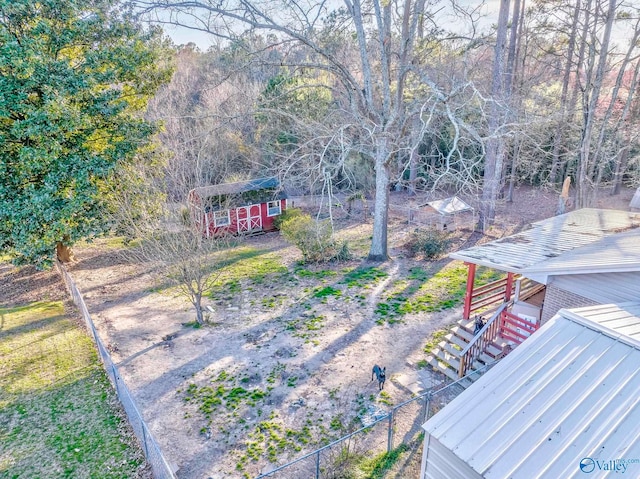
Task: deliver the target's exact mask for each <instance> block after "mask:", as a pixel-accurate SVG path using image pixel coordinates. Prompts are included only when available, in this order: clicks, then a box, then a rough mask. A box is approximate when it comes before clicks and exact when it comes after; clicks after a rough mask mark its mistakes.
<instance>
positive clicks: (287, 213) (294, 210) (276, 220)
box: [273, 208, 304, 229]
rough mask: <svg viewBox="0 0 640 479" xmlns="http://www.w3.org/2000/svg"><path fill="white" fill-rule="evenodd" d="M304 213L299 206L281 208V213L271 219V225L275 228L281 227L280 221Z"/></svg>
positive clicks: (282, 221)
mask: <svg viewBox="0 0 640 479" xmlns="http://www.w3.org/2000/svg"><path fill="white" fill-rule="evenodd" d="M303 214H304V213H303V212H302V210H301V209H300V208H288V209H286V210H283V211H282V213H281V214H280V215H278V216H276V217H275V218H274V220H273V226H275V227H276V228H277V229H280V228H281V227H282V223H284V222H285V221H287V220H290V219H292V218H297V217H298V216H302V215H303Z"/></svg>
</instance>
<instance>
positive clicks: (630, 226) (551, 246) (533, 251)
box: [449, 208, 640, 274]
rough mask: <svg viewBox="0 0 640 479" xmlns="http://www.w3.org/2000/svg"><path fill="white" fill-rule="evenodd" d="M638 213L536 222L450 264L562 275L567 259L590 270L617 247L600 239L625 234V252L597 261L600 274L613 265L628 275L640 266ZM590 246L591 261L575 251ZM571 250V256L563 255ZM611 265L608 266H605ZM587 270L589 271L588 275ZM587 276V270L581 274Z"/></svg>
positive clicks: (584, 213) (576, 214) (590, 213)
mask: <svg viewBox="0 0 640 479" xmlns="http://www.w3.org/2000/svg"><path fill="white" fill-rule="evenodd" d="M639 226H640V214H638V213H630V212H627V211H618V210H601V209H593V208H585V209H581V210H577V211H571V212H569V213H566V214H563V215H559V216H554V217H552V218H548V219H546V220H542V221H538V222H536V223H533V224H532V225H531V228H530V229H528V230H526V231H523V232H521V233H517V234H515V235H512V236H508V237H506V238H502V239H499V240H496V241H492V242H490V243H486V244H482V245H478V246H474V247H473V248H469V249H466V250H462V251H458V252H455V253H451V254H450V255H449V256H450V257H452V258H454V259H459V260H462V261H468V262H470V263H475V264H479V265H483V266H488V267H490V268H495V269H499V270H501V271H511V272H514V273H523V274H524V273H525V272H526V271H543V270H544V268H545V265H546V264H549V265H551V266H550V270H551V269H552V266H553V267H554V268H556V270H560V271H562V268H563V261H564V258H565V257H568V258H570V259H571V261H572V263H571V266H572V267H573V268H574V270H575V271H576V272H577V271H580V269H581V268H582V269H584V268H588V267H590V266H592V265H593V261H594V260H595V259H596V258H601V257H602V258H605V257H604V256H602V254H603V252H604V251H605V248H607V247H608V246H607V245H609V246H615V245H616V241H618V240H607V241H610V243H602V240H603V239H604V238H607V237H610V236H613V235H619V234H622V233H624V232H627V233H626V234H627V235H628V238H623V239H620V240H619V241H620V244H621V245H623V246H624V251H623V252H618V251H616V250H615V248H611V250H609V249H607V255H609V256H608V258H606V259H605V261H601V262H600V265H601V266H602V267H603V268H602V270H607V268H608V267H610V266H611V263H610V262H611V261H612V260H615V261H618V262H619V263H620V264H624V265H625V266H624V267H625V268H627V269H626V270H633V269H637V267H638V265H640V228H638V227H639ZM589 245H592V248H591V249H587V250H586V252H588V253H589V255H590V256H589V257H584V256H583V255H582V253H581V252H578V251H577V250H578V248H582V247H586V246H589ZM574 250H576V251H575V254H574V255H573V256H566V255H567V254H568V253H569V252H572V251H574ZM607 261H609V263H607ZM587 271H588V270H587ZM584 272H586V271H584Z"/></svg>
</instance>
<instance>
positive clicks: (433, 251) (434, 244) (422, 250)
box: [408, 228, 451, 259]
mask: <svg viewBox="0 0 640 479" xmlns="http://www.w3.org/2000/svg"><path fill="white" fill-rule="evenodd" d="M450 245H451V237H450V236H449V234H448V233H447V232H445V231H439V230H437V229H435V228H429V229H427V230H415V231H414V232H413V233H412V234H411V238H410V239H409V243H408V247H409V251H410V252H411V254H412V255H413V256H417V255H420V254H421V255H423V256H424V258H425V259H436V258H438V257H439V256H442V255H443V254H444V253H446V252H447V249H448V248H449V246H450Z"/></svg>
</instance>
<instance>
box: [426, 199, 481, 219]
mask: <svg viewBox="0 0 640 479" xmlns="http://www.w3.org/2000/svg"><path fill="white" fill-rule="evenodd" d="M422 206H430V207H431V208H433V209H434V210H436V211H437V212H438V213H440V214H441V215H452V214H455V213H462V212H464V211H473V208H472V207H471V206H469V205H468V204H467V203H465V202H464V201H462V200H461V199H460V198H458V197H457V196H452V197H451V198H444V199H442V200H435V201H429V202H427V203H425V204H424V205H422Z"/></svg>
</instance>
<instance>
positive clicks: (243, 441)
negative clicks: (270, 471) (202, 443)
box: [183, 363, 327, 477]
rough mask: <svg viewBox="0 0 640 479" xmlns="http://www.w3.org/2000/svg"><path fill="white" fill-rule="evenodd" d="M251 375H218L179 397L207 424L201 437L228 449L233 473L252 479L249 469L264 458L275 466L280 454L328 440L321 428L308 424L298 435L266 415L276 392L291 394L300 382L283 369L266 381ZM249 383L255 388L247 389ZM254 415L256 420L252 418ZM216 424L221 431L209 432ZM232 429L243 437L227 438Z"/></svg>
mask: <svg viewBox="0 0 640 479" xmlns="http://www.w3.org/2000/svg"><path fill="white" fill-rule="evenodd" d="M250 373H251V371H240V372H238V373H237V374H233V373H230V372H228V371H226V370H222V371H220V372H219V373H218V374H217V376H214V377H212V378H211V379H210V380H209V381H208V384H205V385H203V386H199V385H197V384H195V383H191V384H189V386H188V387H187V389H186V390H185V391H184V392H183V399H184V401H185V403H188V404H191V405H192V406H191V408H197V410H198V412H199V413H200V414H201V415H202V416H203V417H204V419H205V420H206V425H205V426H204V427H202V428H201V429H200V433H201V434H205V435H209V437H211V435H213V434H215V436H216V437H215V439H216V441H218V442H220V443H225V444H227V448H228V451H229V453H230V454H233V455H234V456H235V457H236V460H237V462H236V465H235V469H236V471H238V474H240V473H241V474H242V477H251V476H250V475H249V474H248V472H247V471H246V470H245V468H246V466H247V464H248V463H250V462H257V461H259V460H261V459H263V458H265V457H266V459H267V460H268V461H269V462H272V463H275V462H277V461H278V459H279V457H280V455H281V454H282V453H284V452H289V453H290V452H299V451H301V450H302V449H303V447H305V446H307V445H309V444H316V443H317V442H318V441H319V439H318V438H324V437H325V436H326V434H327V431H326V428H325V427H324V425H323V424H322V423H319V424H315V423H314V422H313V421H312V420H311V418H309V419H307V420H306V421H305V423H304V424H303V425H302V426H301V428H300V429H298V430H293V429H289V428H287V427H286V426H285V425H284V421H283V420H282V419H281V418H280V417H279V416H278V414H277V413H276V412H275V411H273V410H272V411H271V412H270V413H269V415H268V416H266V413H264V410H265V409H267V408H270V406H269V404H270V399H269V398H270V397H271V396H272V394H273V391H274V389H276V388H295V387H296V385H297V382H298V380H299V378H298V377H297V376H293V375H289V374H288V373H287V371H286V366H285V365H284V364H281V363H278V364H277V365H276V366H275V367H274V368H273V369H272V370H271V371H270V372H269V374H268V375H267V376H266V377H265V378H263V377H261V376H260V375H259V374H257V373H253V374H250ZM250 383H255V385H254V386H253V387H251V386H249V384H250ZM254 413H255V414H256V417H252V416H253V414H254ZM214 416H215V417H214ZM191 417H192V416H191V413H186V414H185V419H189V418H191ZM249 417H252V418H251V419H248V418H249ZM220 418H223V419H224V420H222V421H221V420H220ZM214 419H215V422H216V423H217V424H220V426H219V427H218V429H217V430H215V431H211V429H210V427H211V426H212V424H213V423H214ZM231 423H236V424H243V425H244V428H243V429H244V431H243V432H236V433H231V432H230V431H229V429H228V428H227V427H228V426H229V425H230V424H231ZM234 477H237V476H234Z"/></svg>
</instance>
